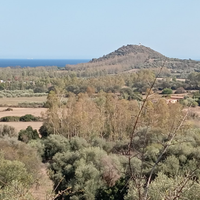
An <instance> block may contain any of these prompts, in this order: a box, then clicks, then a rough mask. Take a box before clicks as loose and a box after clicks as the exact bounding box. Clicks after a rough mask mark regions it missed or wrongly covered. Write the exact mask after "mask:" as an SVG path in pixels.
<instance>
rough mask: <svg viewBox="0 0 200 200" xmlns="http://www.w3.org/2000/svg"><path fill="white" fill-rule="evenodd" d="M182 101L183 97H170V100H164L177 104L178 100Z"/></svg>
mask: <svg viewBox="0 0 200 200" xmlns="http://www.w3.org/2000/svg"><path fill="white" fill-rule="evenodd" d="M181 99H184V97H183V96H171V97H170V99H166V101H167V104H168V103H177V102H178V101H179V100H181Z"/></svg>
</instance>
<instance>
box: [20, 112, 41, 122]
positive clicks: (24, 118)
mask: <svg viewBox="0 0 200 200" xmlns="http://www.w3.org/2000/svg"><path fill="white" fill-rule="evenodd" d="M19 121H22V122H30V121H39V117H35V116H33V115H31V114H27V115H24V116H22V117H20V118H19Z"/></svg>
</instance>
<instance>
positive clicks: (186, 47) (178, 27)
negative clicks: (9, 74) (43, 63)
mask: <svg viewBox="0 0 200 200" xmlns="http://www.w3.org/2000/svg"><path fill="white" fill-rule="evenodd" d="M199 7H200V1H198V0H193V1H181V0H177V1H173V0H169V1H165V2H163V1H159V0H152V1H137V0H132V1H120V0H110V1H104V0H103V1H101V2H97V1H92V0H85V1H80V0H77V1H65V0H60V1H59V2H57V1H53V0H49V1H48V2H46V1H39V0H35V1H27V0H18V1H15V0H7V1H3V2H1V6H0V26H1V32H0V46H1V48H0V58H1V59H3V58H5V59H12V58H13V59H20V58H21V59H26V58H34V59H36V58H37V59H41V58H46V59H50V58H54V59H85V58H98V57H101V56H103V55H105V54H108V53H110V52H112V51H114V50H116V49H118V48H119V47H121V46H123V45H127V44H139V43H141V44H142V45H144V46H147V47H150V48H152V49H153V50H155V51H158V52H160V53H162V54H163V55H165V56H167V57H174V58H184V59H189V58H191V59H199V58H200V53H199V52H200V40H199V35H200V27H199V26H198V25H197V24H198V20H199V18H200V12H199Z"/></svg>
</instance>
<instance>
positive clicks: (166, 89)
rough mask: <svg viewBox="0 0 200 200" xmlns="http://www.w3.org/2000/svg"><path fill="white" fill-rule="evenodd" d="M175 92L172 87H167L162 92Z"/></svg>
mask: <svg viewBox="0 0 200 200" xmlns="http://www.w3.org/2000/svg"><path fill="white" fill-rule="evenodd" d="M172 93H173V90H172V89H170V88H165V89H164V90H163V91H162V94H172Z"/></svg>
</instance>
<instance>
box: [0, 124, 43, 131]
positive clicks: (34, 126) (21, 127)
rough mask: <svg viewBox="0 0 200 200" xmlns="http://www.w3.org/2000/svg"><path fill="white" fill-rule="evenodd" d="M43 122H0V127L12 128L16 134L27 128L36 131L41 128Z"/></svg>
mask: <svg viewBox="0 0 200 200" xmlns="http://www.w3.org/2000/svg"><path fill="white" fill-rule="evenodd" d="M42 124H43V122H0V125H8V126H12V127H14V128H15V129H16V130H17V132H19V131H20V130H22V129H23V130H25V129H26V128H27V127H28V126H32V128H33V129H36V130H37V131H38V130H39V129H40V127H41V126H42Z"/></svg>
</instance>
